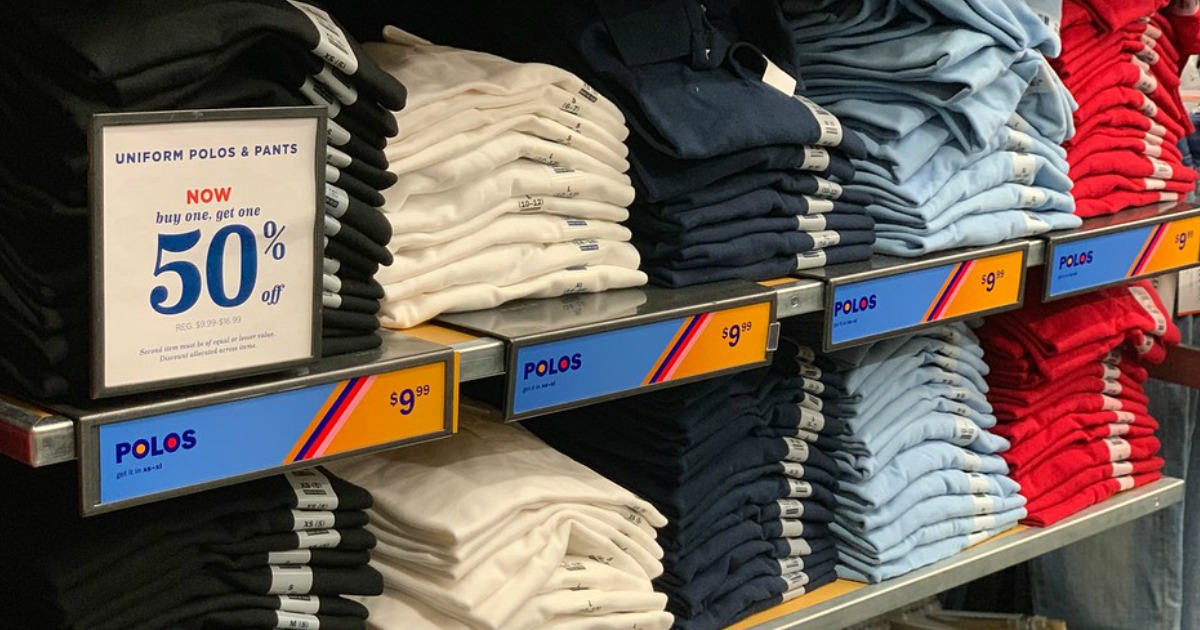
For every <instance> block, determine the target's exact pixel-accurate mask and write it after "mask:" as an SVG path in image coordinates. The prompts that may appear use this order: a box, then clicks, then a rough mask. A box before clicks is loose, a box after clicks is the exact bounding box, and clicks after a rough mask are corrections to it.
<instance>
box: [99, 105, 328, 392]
mask: <svg viewBox="0 0 1200 630" xmlns="http://www.w3.org/2000/svg"><path fill="white" fill-rule="evenodd" d="M324 135H325V118H324V110H323V109H321V108H313V107H305V108H282V109H264V110H222V111H196V112H167V113H162V114H111V115H100V116H96V117H95V119H94V121H93V132H92V143H91V164H92V172H91V176H92V186H91V194H92V217H93V219H92V221H93V225H92V236H93V259H94V264H93V268H94V271H93V279H92V289H93V306H94V314H95V315H94V317H93V322H94V323H93V327H94V329H93V333H94V334H93V344H94V351H93V353H92V355H93V369H92V394H93V396H96V397H102V396H108V395H113V394H118V393H130V392H136V391H146V390H151V389H162V388H164V387H168V386H173V385H179V384H184V383H193V382H198V381H211V380H219V379H222V378H228V377H231V376H240V375H245V374H252V373H258V372H265V371H270V370H275V369H280V368H283V367H287V366H293V365H299V364H303V363H306V362H309V361H311V360H312V359H313V358H314V357H315V356H316V354H317V344H318V343H319V341H320V330H319V322H320V319H319V310H318V309H319V306H320V302H319V298H320V295H319V293H318V288H319V287H320V285H321V283H320V275H319V273H320V265H319V262H320V249H319V247H318V244H319V243H320V242H321V241H320V240H318V237H319V230H320V228H321V222H322V220H323V219H322V212H323V209H322V208H323V203H322V192H323V180H322V177H323V175H322V173H323V172H324V142H323V141H322V140H321V139H322V138H324Z"/></svg>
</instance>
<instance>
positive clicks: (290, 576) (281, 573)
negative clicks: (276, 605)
mask: <svg viewBox="0 0 1200 630" xmlns="http://www.w3.org/2000/svg"><path fill="white" fill-rule="evenodd" d="M270 570H271V586H270V590H269V591H268V594H270V595H287V594H289V593H297V594H300V595H303V594H305V593H308V592H309V591H311V590H312V587H313V572H312V567H307V566H300V567H281V566H271V567H270Z"/></svg>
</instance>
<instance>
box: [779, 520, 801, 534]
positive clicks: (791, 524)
mask: <svg viewBox="0 0 1200 630" xmlns="http://www.w3.org/2000/svg"><path fill="white" fill-rule="evenodd" d="M779 524H780V530H781V532H782V534H783V537H784V538H801V537H803V536H804V521H799V520H796V519H787V520H781V521H779Z"/></svg>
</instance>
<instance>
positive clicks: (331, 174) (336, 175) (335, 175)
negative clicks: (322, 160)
mask: <svg viewBox="0 0 1200 630" xmlns="http://www.w3.org/2000/svg"><path fill="white" fill-rule="evenodd" d="M341 178H342V171H340V170H338V168H337V167H336V166H334V165H332V164H326V165H325V181H326V182H327V183H330V184H336V183H337V182H338V180H339V179H341Z"/></svg>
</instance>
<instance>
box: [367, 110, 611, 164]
mask: <svg viewBox="0 0 1200 630" xmlns="http://www.w3.org/2000/svg"><path fill="white" fill-rule="evenodd" d="M525 136H528V137H532V138H537V139H538V140H542V141H546V142H549V143H551V144H557V145H561V146H563V147H570V148H572V149H576V150H578V151H579V152H581V153H583V154H584V155H587V156H589V157H591V158H594V160H595V161H596V163H598V164H603V165H605V166H608V167H610V168H612V169H614V170H616V171H618V172H621V173H623V172H625V171H627V170H629V162H628V161H627V160H626V159H625V158H624V156H622V155H619V154H618V153H616V152H614V151H612V150H611V149H609V148H607V147H605V146H604V145H603V144H601V143H600V142H596V141H594V140H588V138H586V137H583V136H576V135H574V134H573V133H572V131H571V129H570V128H569V127H565V126H563V125H561V124H559V123H557V122H553V121H546V120H542V119H535V120H534V121H533V122H532V123H531V124H530V128H529V129H523V128H520V127H516V126H512V125H505V124H500V125H492V126H490V127H481V128H478V129H473V130H470V131H466V132H463V133H460V134H457V135H454V136H452V137H450V138H448V139H446V140H444V141H442V142H440V143H438V144H436V145H433V146H431V147H427V148H425V149H424V150H421V151H417V152H415V153H411V154H409V155H402V154H398V153H396V152H393V151H390V150H388V151H385V153H386V154H387V156H388V169H389V170H390V172H392V173H394V174H397V175H405V174H408V173H416V172H420V171H422V170H423V169H427V168H429V167H431V166H434V165H436V164H438V163H440V162H445V161H447V160H453V159H455V158H458V157H460V156H461V155H463V154H464V153H469V152H473V151H478V150H480V149H481V148H483V147H486V146H488V145H491V144H493V143H502V142H513V141H515V140H517V139H522V138H523V137H525ZM530 155H532V157H533V158H534V159H538V160H539V161H542V162H548V161H550V160H553V159H554V157H553V154H552V153H551V154H550V157H543V154H542V153H532V154H530ZM580 164H582V165H586V164H588V163H587V162H580ZM585 170H587V169H586V168H585Z"/></svg>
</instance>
